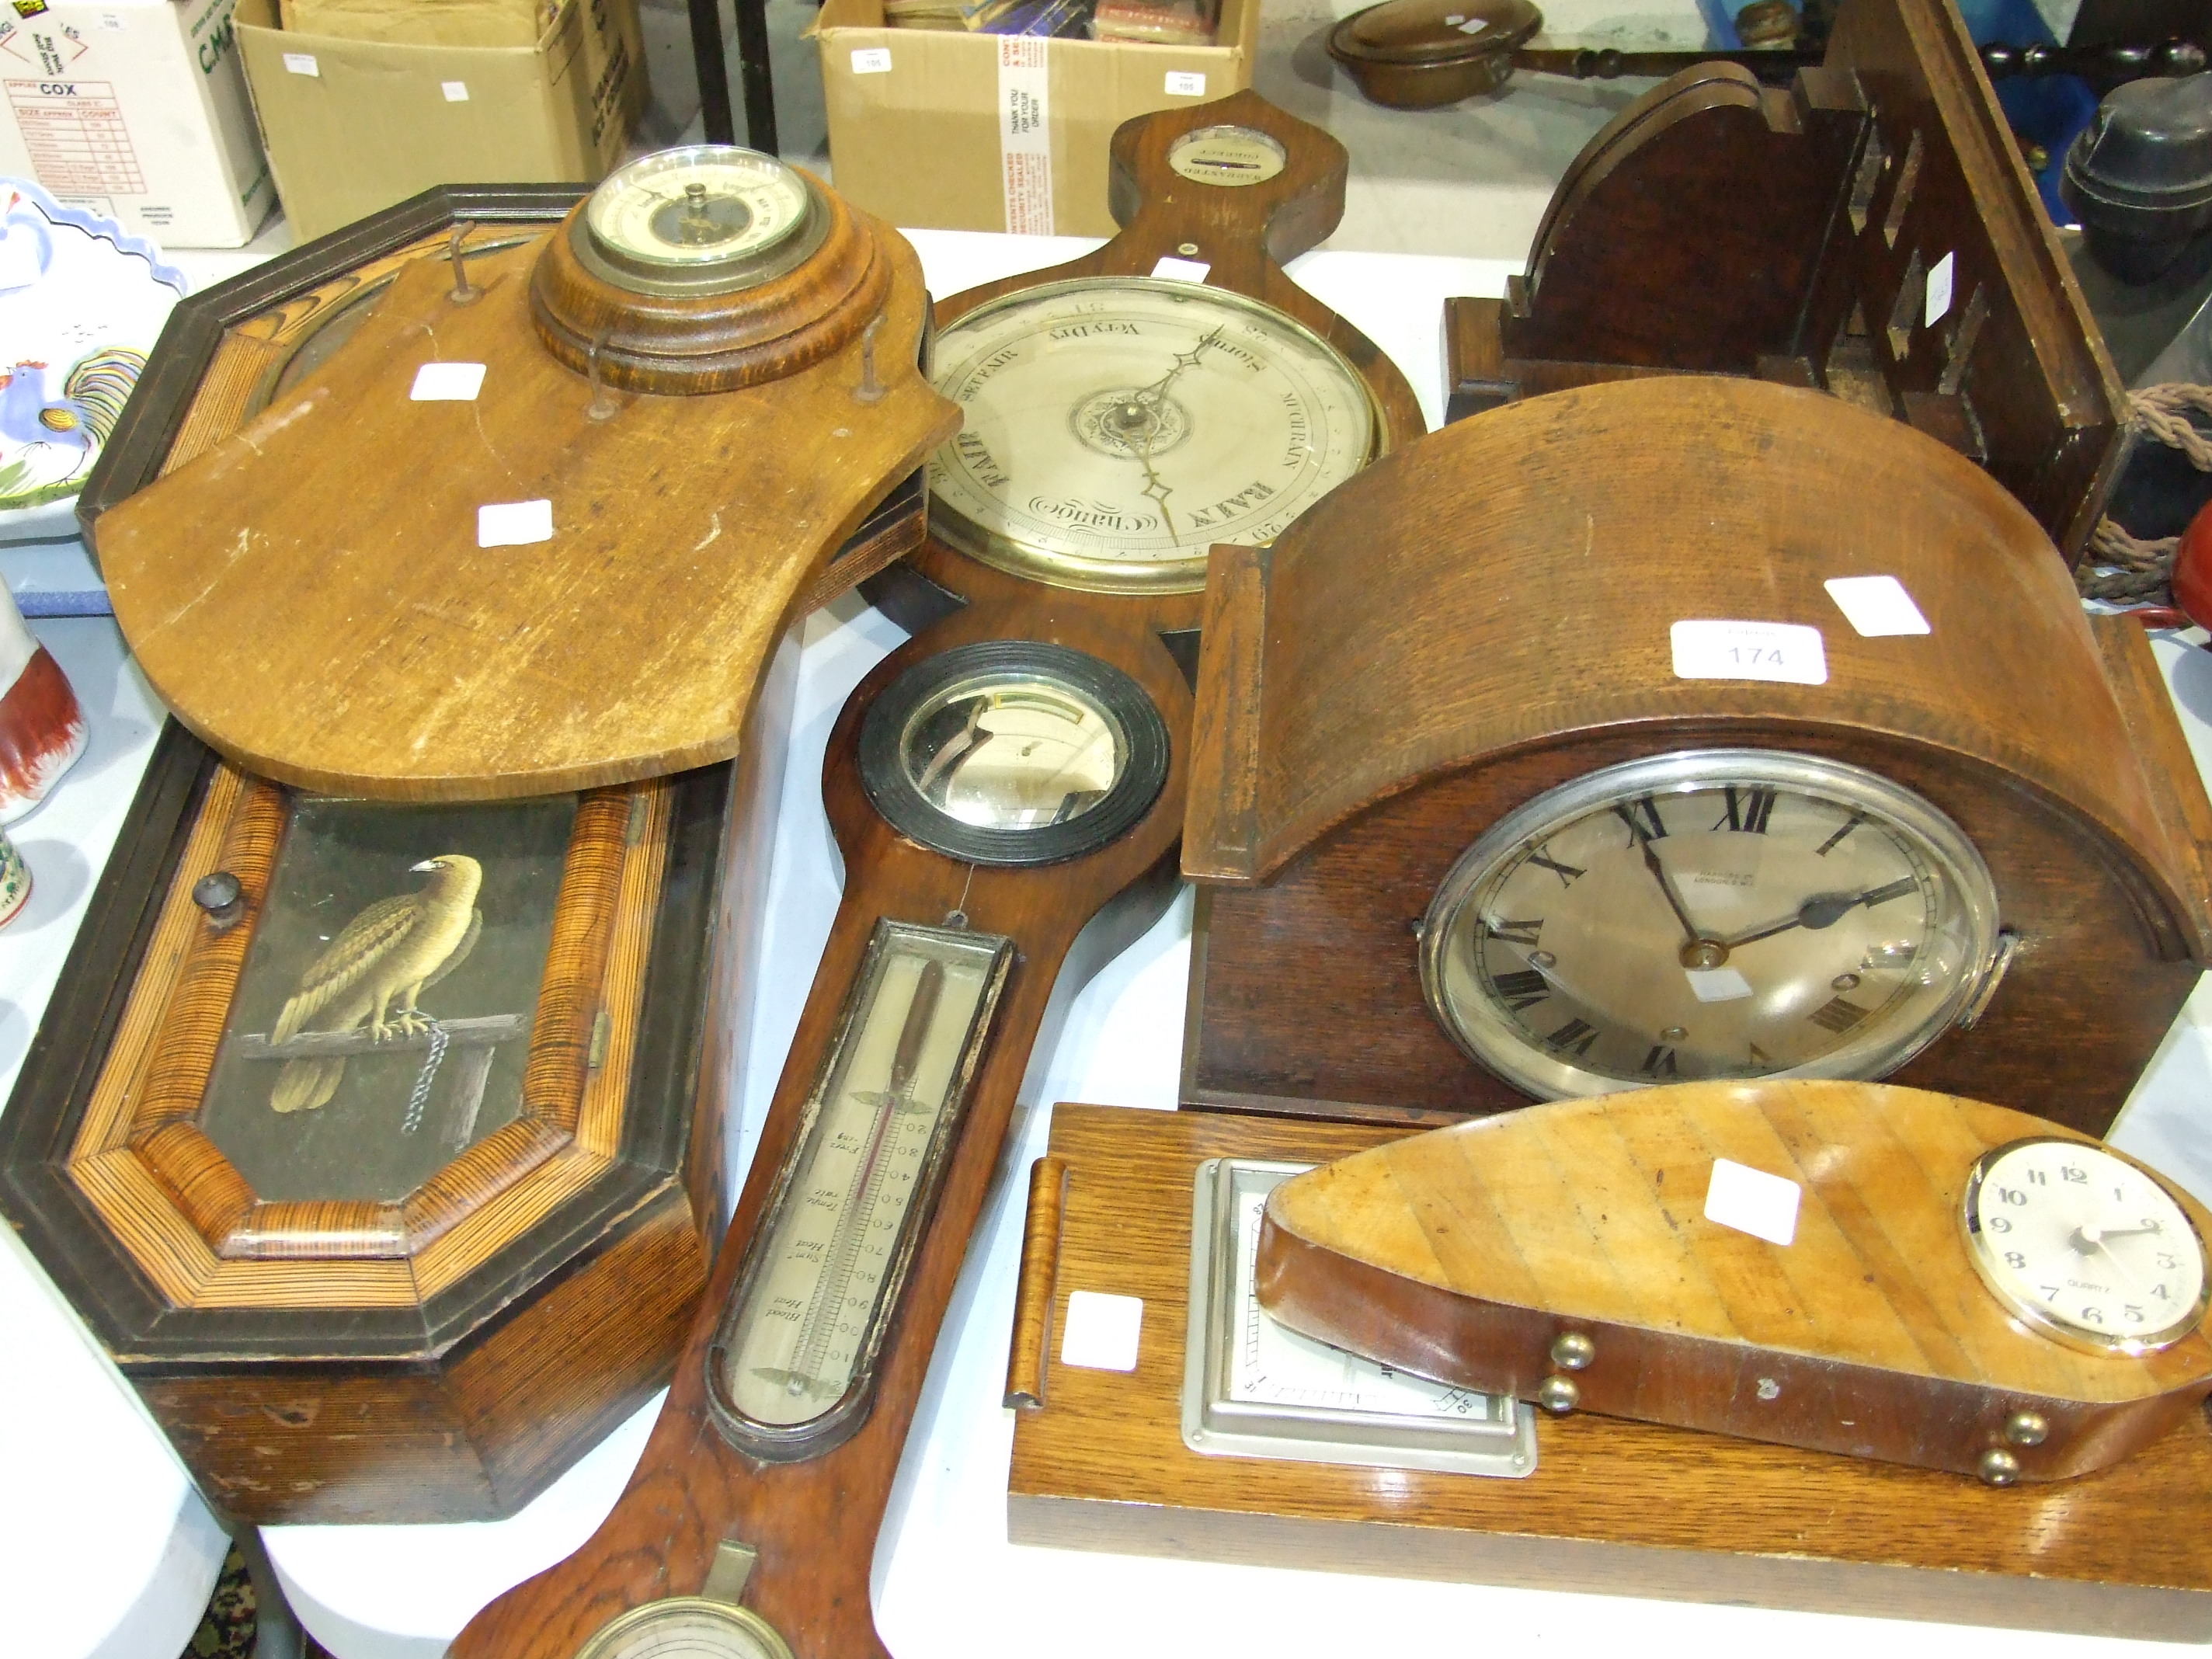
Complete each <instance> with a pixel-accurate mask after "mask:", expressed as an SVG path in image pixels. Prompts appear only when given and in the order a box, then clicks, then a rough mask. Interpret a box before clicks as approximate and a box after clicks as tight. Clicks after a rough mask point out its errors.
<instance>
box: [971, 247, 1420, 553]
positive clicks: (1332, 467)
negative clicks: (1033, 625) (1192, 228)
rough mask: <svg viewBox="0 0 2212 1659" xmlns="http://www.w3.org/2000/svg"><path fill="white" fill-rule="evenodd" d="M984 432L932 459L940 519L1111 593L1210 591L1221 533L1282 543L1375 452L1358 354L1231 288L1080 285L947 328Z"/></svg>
mask: <svg viewBox="0 0 2212 1659" xmlns="http://www.w3.org/2000/svg"><path fill="white" fill-rule="evenodd" d="M935 358H936V368H935V371H934V374H933V379H934V380H935V382H936V385H937V388H938V390H939V392H942V393H943V394H944V395H945V397H947V398H953V399H954V400H956V401H957V402H958V403H959V404H961V406H962V407H963V410H965V411H966V415H967V425H966V427H965V428H963V430H962V432H961V434H960V435H959V436H958V437H957V438H956V439H955V440H954V441H952V442H951V443H950V444H947V445H946V446H945V447H944V448H942V449H940V450H939V452H938V453H937V454H936V456H935V457H934V458H933V459H932V460H931V462H930V467H929V479H930V491H931V495H932V498H933V508H932V514H931V526H932V528H933V530H934V531H935V532H936V533H937V534H938V535H939V536H941V537H942V538H944V539H945V540H946V541H948V542H950V543H951V544H953V545H954V546H956V547H957V548H959V549H960V550H962V551H963V552H965V553H969V554H972V555H973V556H975V557H976V558H979V559H981V560H982V561H983V562H985V563H987V564H992V565H995V566H997V567H998V568H1000V569H1001V570H1006V571H1011V572H1012V574H1016V575H1018V576H1028V577H1032V578H1034V579H1036V580H1040V581H1045V582H1049V583H1052V584H1053V585H1054V586H1060V587H1076V588H1083V589H1087V590H1090V591H1091V592H1197V591H1198V590H1199V589H1200V588H1203V587H1204V586H1206V549H1207V548H1208V547H1210V546H1212V544H1214V543H1216V542H1240V543H1245V544H1262V543H1267V542H1271V541H1273V539H1274V538H1275V537H1276V536H1277V535H1279V533H1280V532H1282V531H1283V529H1284V528H1285V526H1288V525H1289V523H1290V522H1291V520H1292V519H1295V518H1296V517H1297V515H1298V514H1299V513H1302V512H1304V510H1305V509H1306V508H1307V507H1310V506H1311V505H1312V504H1313V503H1314V502H1315V501H1319V500H1320V499H1321V498H1322V496H1323V495H1327V494H1328V492H1329V491H1330V490H1332V489H1334V488H1335V487H1336V486H1337V485H1338V484H1340V483H1343V482H1344V480H1345V479H1346V478H1348V477H1351V476H1352V474H1353V473H1355V472H1357V471H1359V469H1360V468H1362V467H1364V465H1367V463H1368V462H1369V461H1370V459H1373V457H1374V455H1375V454H1376V451H1377V448H1378V447H1379V445H1380V441H1381V436H1382V431H1383V423H1382V420H1381V417H1380V416H1379V414H1378V412H1377V410H1376V403H1375V398H1374V394H1373V393H1372V392H1370V391H1369V390H1368V386H1367V382H1366V381H1365V380H1363V379H1362V378H1361V377H1360V375H1359V374H1358V371H1357V370H1355V369H1354V368H1352V365H1351V364H1350V363H1349V362H1346V359H1345V356H1344V355H1343V353H1341V352H1340V351H1339V350H1337V349H1336V348H1335V347H1334V346H1333V345H1331V344H1329V343H1328V342H1327V341H1326V340H1324V339H1322V337H1320V336H1319V335H1318V334H1316V333H1315V332H1314V331H1312V330H1311V329H1309V328H1307V327H1306V326H1305V325H1304V324H1302V323H1299V322H1297V320H1295V319H1292V318H1291V317H1288V316H1286V315H1285V314H1284V313H1281V312H1279V311H1277V310H1275V309H1274V308H1273V307H1270V306H1266V305H1262V304H1261V303H1260V302H1258V301H1254V300H1249V299H1246V298H1244V297H1243V295H1237V294H1233V293H1230V292H1228V291H1226V290H1225V289H1216V288H1206V287H1201V286H1200V285H1198V284H1196V283H1185V282H1176V281H1170V280H1164V279H1158V278H1151V277H1125V276H1109V277H1077V278H1074V279H1073V280H1071V281H1068V282H1064V283H1050V284H1048V285H1046V286H1044V287H1042V288H1034V289H1026V290H1023V291H1021V292H1018V293H1014V294H1010V295H1006V296H1005V297H1004V298H1002V299H1000V300H996V301H989V302H987V303H986V304H984V305H981V306H978V307H976V308H975V310H973V311H971V312H969V313H967V314H966V315H965V316H963V317H961V318H959V319H957V321H955V322H953V323H951V324H950V325H947V326H946V327H945V328H944V329H943V330H941V331H939V334H938V337H937V342H936V347H935Z"/></svg>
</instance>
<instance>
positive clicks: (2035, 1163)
mask: <svg viewBox="0 0 2212 1659" xmlns="http://www.w3.org/2000/svg"><path fill="white" fill-rule="evenodd" d="M1960 1222H1961V1223H1962V1224H1963V1225H1964V1226H1965V1228H1966V1250H1967V1255H1968V1256H1969V1258H1970V1259H1971V1260H1972V1262H1973V1264H1974V1271H1975V1272H1977V1273H1979V1274H1980V1275H1981V1276H1982V1282H1983V1283H1984V1284H1985V1285H1988V1286H1989V1287H1990V1291H1991V1292H1992V1293H1993V1294H1994V1295H1995V1296H1996V1298H1997V1300H1998V1301H2000V1302H2002V1303H2003V1304H2004V1305H2005V1306H2006V1307H2007V1308H2008V1309H2009V1310H2011V1311H2012V1312H2014V1313H2015V1314H2017V1315H2018V1316H2020V1317H2021V1319H2022V1320H2023V1321H2024V1322H2027V1324H2029V1325H2031V1326H2033V1328H2035V1329H2037V1330H2039V1331H2040V1332H2042V1333H2043V1334H2045V1335H2046V1336H2051V1337H2055V1338H2057V1340H2059V1341H2062V1342H2064V1343H2066V1344H2067V1345H2069V1346H2072V1347H2078V1348H2088V1349H2091V1350H2093V1351H2095V1352H2111V1353H2148V1352H2152V1351H2154V1350H2155V1349H2159V1348H2165V1347H2171V1346H2172V1345H2173V1344H2174V1343H2176V1342H2179V1340H2181V1339H2182V1338H2183V1337H2185V1336H2186V1335H2188V1334H2189V1333H2190V1332H2191V1331H2193V1330H2195V1329H2196V1328H2197V1325H2198V1324H2199V1323H2200V1322H2202V1321H2203V1317H2204V1309H2205V1302H2206V1290H2207V1287H2206V1279H2205V1271H2204V1243H2203V1240H2202V1239H2200V1238H2198V1237H2197V1229H2196V1228H2195V1227H2193V1226H2191V1225H2190V1221H2189V1217H2188V1215H2187V1213H2186V1212H2184V1211H2183V1209H2182V1207H2181V1206H2180V1205H2179V1204H2177V1203H2175V1202H2174V1200H2173V1197H2172V1194H2170V1193H2168V1192H2167V1191H2166V1188H2164V1187H2162V1186H2160V1184H2159V1183H2158V1182H2156V1181H2154V1180H2153V1179H2152V1178H2151V1176H2149V1175H2148V1174H2146V1173H2145V1172H2144V1171H2143V1170H2140V1169H2138V1168H2137V1167H2136V1165H2135V1164H2130V1162H2128V1160H2127V1159H2125V1158H2121V1157H2119V1156H2118V1155H2117V1154H2115V1153H2112V1152H2106V1150H2105V1149H2104V1148H2103V1147H2101V1146H2091V1145H2089V1144H2088V1143H2087V1142H2085V1141H2080V1140H2068V1139H2061V1138H2059V1137H2057V1136H2055V1135H2054V1136H2050V1137H2039V1138H2036V1139H2027V1140H2015V1141H2014V1142H2013V1143H2012V1144H2011V1145H2009V1146H1999V1147H1997V1148H1996V1149H1995V1150H1994V1151H1991V1152H1985V1153H1984V1154H1983V1155H1982V1157H1981V1158H1979V1159H1978V1160H1977V1161H1976V1162H1975V1164H1974V1167H1973V1170H1972V1174H1971V1175H1970V1176H1968V1178H1967V1182H1966V1194H1965V1197H1964V1200H1962V1202H1961V1206H1960Z"/></svg>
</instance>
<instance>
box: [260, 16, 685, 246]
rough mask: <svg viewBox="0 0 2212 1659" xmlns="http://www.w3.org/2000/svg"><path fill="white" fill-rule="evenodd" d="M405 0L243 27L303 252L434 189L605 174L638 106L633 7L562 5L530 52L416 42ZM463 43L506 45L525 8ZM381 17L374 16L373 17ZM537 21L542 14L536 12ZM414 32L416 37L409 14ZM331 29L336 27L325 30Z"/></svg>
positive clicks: (639, 57) (640, 85)
mask: <svg viewBox="0 0 2212 1659" xmlns="http://www.w3.org/2000/svg"><path fill="white" fill-rule="evenodd" d="M286 10H287V11H288V13H293V14H294V15H303V16H306V17H314V18H319V20H320V27H343V28H347V29H349V31H350V30H355V29H358V30H360V31H361V32H362V33H369V34H373V35H380V36H381V38H372V39H361V38H356V35H355V34H354V33H347V34H343V35H341V34H332V33H305V32H303V31H296V30H289V29H277V28H241V29H240V30H239V32H238V33H239V40H240V44H241V46H243V47H244V50H245V56H246V78H247V81H248V82H250V84H251V85H252V88H253V102H254V107H255V109H256V111H257V112H258V114H259V116H260V118H261V134H262V137H263V139H264V142H265V143H267V145H268V147H269V164H270V167H272V168H273V169H274V170H275V172H276V189H277V191H278V193H279V194H280V195H281V196H282V197H283V201H284V210H285V212H286V213H287V214H288V215H289V216H290V218H291V221H292V224H293V228H294V230H295V234H297V235H298V237H299V238H300V240H302V241H304V240H307V238H309V237H312V236H320V235H323V234H325V233H326V232H329V231H332V230H336V229H337V228H339V227H340V226H342V225H348V224H351V223H352V222H354V221H355V220H356V219H360V218H364V217H366V216H368V215H369V214H372V213H375V212H378V211H380V210H383V209H385V208H388V207H390V206H392V204H394V203H396V202H404V201H405V200H406V199H407V198H408V197H410V196H412V195H414V194H416V192H417V191H423V190H428V188H429V187H430V186H431V185H447V184H550V183H559V182H570V181H575V182H580V181H584V180H587V179H598V178H600V177H602V176H604V175H605V173H606V172H607V171H608V169H609V168H611V167H613V166H614V164H615V163H616V162H617V161H620V160H621V159H622V154H623V145H624V144H625V143H627V141H628V139H629V130H630V125H631V123H632V122H633V121H634V120H635V118H636V117H637V112H638V110H639V108H640V107H641V106H642V104H643V102H644V99H645V70H644V56H643V48H642V46H641V43H640V40H639V36H638V22H637V3H636V0H559V3H558V4H557V5H556V6H555V7H553V8H552V9H550V19H551V21H550V22H548V23H547V24H546V25H545V27H544V29H543V31H542V32H541V33H539V35H538V38H537V40H536V43H535V44H534V45H531V44H526V45H521V46H513V45H508V46H497V45H478V46H452V45H432V44H424V42H423V40H422V33H423V30H424V28H425V27H437V26H436V25H435V24H422V19H423V18H424V17H425V15H426V14H438V15H448V14H450V15H454V16H458V15H459V14H460V13H461V11H462V8H460V7H459V6H449V5H447V4H443V3H441V4H438V5H435V6H429V5H415V4H410V3H409V0H381V3H378V0H352V3H349V4H347V5H344V6H343V7H338V6H331V5H327V4H324V5H315V6H308V7H302V6H301V0H289V3H288V5H287V7H286ZM471 10H472V11H473V13H474V15H475V16H476V17H477V19H478V20H480V21H481V23H482V25H483V33H482V34H479V35H477V36H474V37H471V38H484V37H485V36H489V38H491V39H502V38H503V39H509V40H511V39H513V31H514V29H515V27H516V22H515V19H516V17H517V16H518V15H519V16H520V18H522V19H523V20H525V27H526V23H527V20H528V19H529V18H530V17H531V16H532V15H533V13H532V7H531V5H530V4H528V3H523V0H518V3H517V5H514V6H507V5H495V4H491V3H486V4H484V5H482V6H481V7H476V8H472V9H471ZM380 14H381V16H380ZM536 15H549V14H547V13H545V12H543V11H541V12H539V13H538V14H536ZM410 16H411V17H413V18H414V19H415V20H416V21H417V23H418V24H421V25H422V26H421V27H416V28H415V29H413V31H412V32H411V33H410V29H409V27H408V26H407V25H408V20H409V18H410ZM334 20H335V21H334Z"/></svg>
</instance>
